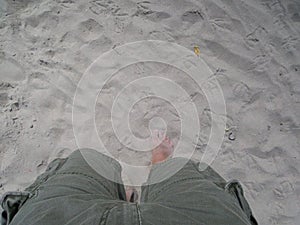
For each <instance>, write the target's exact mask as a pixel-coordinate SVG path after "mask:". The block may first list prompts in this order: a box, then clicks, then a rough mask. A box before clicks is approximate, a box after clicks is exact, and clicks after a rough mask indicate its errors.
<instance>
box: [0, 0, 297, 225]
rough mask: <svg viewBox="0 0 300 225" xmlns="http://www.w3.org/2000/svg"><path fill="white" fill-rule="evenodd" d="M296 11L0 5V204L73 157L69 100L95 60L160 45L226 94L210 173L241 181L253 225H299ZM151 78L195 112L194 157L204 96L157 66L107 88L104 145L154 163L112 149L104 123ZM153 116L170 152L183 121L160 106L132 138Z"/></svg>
mask: <svg viewBox="0 0 300 225" xmlns="http://www.w3.org/2000/svg"><path fill="white" fill-rule="evenodd" d="M299 12H300V3H299V1H297V0H286V1H280V0H261V1H258V0H249V1H238V0H228V1H222V0H210V1H208V0H203V1H197V0H190V1H186V0H174V1H170V0H169V1H162V0H160V1H159V0H150V1H137V0H132V1H129V0H93V1H85V0H78V1H74V0H55V1H53V0H45V1H37V0H28V1H21V0H15V1H12V0H7V1H5V0H1V1H0V16H1V20H0V82H1V83H0V110H1V114H0V121H1V127H0V166H1V170H0V194H3V193H4V192H6V191H12V190H14V191H15V190H22V189H23V188H24V187H26V186H27V185H29V184H30V183H31V182H32V181H33V180H34V179H35V178H36V176H37V175H39V174H41V173H42V172H43V171H44V170H45V168H46V166H47V164H48V163H49V162H50V161H51V160H52V159H54V158H55V157H65V156H67V155H68V154H70V153H71V152H72V151H74V150H75V149H76V148H77V144H76V140H75V137H74V134H73V125H72V104H73V97H74V94H75V91H76V87H77V84H78V82H79V80H80V79H81V77H82V75H83V74H84V72H85V71H86V69H87V68H88V66H89V65H90V64H91V63H92V62H93V61H94V60H95V58H97V57H98V56H99V55H101V54H103V53H105V52H106V51H108V50H111V49H113V48H116V47H118V46H121V45H123V44H126V43H128V42H134V41H141V40H150V39H151V40H162V41H169V42H175V43H177V44H179V45H182V46H184V47H186V48H187V49H190V50H191V51H193V48H194V47H195V46H199V48H200V57H201V58H202V59H203V60H204V61H205V62H206V63H207V64H208V65H209V67H210V68H211V70H212V72H213V73H214V76H215V78H216V79H217V80H218V81H219V83H220V85H221V87H222V90H223V92H224V96H225V100H226V110H227V114H226V115H223V116H224V119H226V121H227V122H226V127H227V128H226V132H225V137H224V140H223V144H222V148H221V150H220V151H219V154H218V156H217V158H216V159H215V160H214V162H213V164H212V166H213V168H215V169H216V170H217V171H218V172H219V173H220V174H221V175H222V176H223V177H224V178H226V179H228V180H229V179H239V180H240V181H241V183H242V184H243V186H244V188H245V194H246V197H247V199H248V200H249V203H250V205H251V207H252V209H253V211H254V214H255V216H256V218H257V220H258V222H259V224H261V225H269V224H273V225H275V224H278V225H296V224H298V223H299V221H300V201H299V199H300V198H299V195H300V172H299V169H300V165H299V145H300V144H299V140H300V127H299V124H300V98H299V95H300V76H299V75H300V74H299V71H300V64H299V61H300V60H299V59H300V51H299V50H300V45H299V37H300V36H299V33H300V15H299ZM145 54H147V52H145ZM151 73H156V74H162V73H165V74H166V76H169V78H170V79H174V80H176V82H178V83H180V84H181V85H182V87H183V88H185V89H186V90H187V91H188V93H189V94H190V96H191V97H192V99H193V101H194V102H195V104H196V105H197V109H198V115H199V119H200V121H201V127H202V129H201V135H200V137H199V142H198V143H197V146H198V150H197V151H198V153H199V154H201V149H202V147H203V146H205V144H206V142H207V139H208V134H209V131H210V125H211V120H210V111H209V108H208V105H207V102H206V100H205V97H204V95H203V93H201V91H200V90H197V87H195V86H194V84H193V83H192V82H191V81H189V80H188V79H187V78H186V76H183V75H182V74H180V72H178V71H175V70H172V68H168V67H164V65H159V64H158V63H153V64H151V63H148V64H147V65H146V64H145V65H144V64H141V65H138V66H133V67H129V68H125V69H123V70H122V71H121V72H120V74H118V75H116V76H115V77H113V79H112V80H110V81H109V82H108V83H107V85H106V88H105V90H104V92H103V93H102V96H101V98H99V99H98V100H97V102H96V107H95V108H96V116H95V119H96V120H95V121H96V123H97V126H98V128H99V135H100V136H101V138H102V139H103V142H104V143H105V145H106V146H107V147H108V148H110V149H112V151H113V154H114V155H115V156H116V157H118V158H120V159H122V160H125V161H126V162H128V163H132V162H138V163H140V164H142V165H147V164H148V163H149V157H150V155H149V153H141V152H134V151H130V150H129V149H127V148H124V146H122V145H121V144H120V143H119V142H118V141H117V140H116V137H115V136H114V133H113V130H112V127H111V124H110V120H109V115H110V114H109V112H110V107H111V104H112V102H113V100H114V97H115V96H116V95H117V93H118V91H119V90H120V89H122V87H124V85H126V84H127V83H128V81H129V80H130V79H134V78H135V77H139V76H144V75H145V74H151ZM141 74H142V75H141ZM168 74H169V75H168ZM170 74H172V75H171V76H170ZM166 91H168V90H166ZM156 115H159V116H161V117H162V118H164V119H165V121H167V122H168V123H169V124H168V126H169V128H170V129H169V130H168V131H169V133H168V135H169V136H170V137H171V138H173V139H174V141H175V142H176V140H177V139H176V138H178V136H177V135H178V133H177V132H176V131H177V128H178V127H180V119H179V118H178V115H176V112H175V114H174V109H172V106H170V104H167V103H166V102H164V101H161V100H160V99H150V100H148V101H141V102H139V103H138V104H136V105H135V107H134V108H133V111H132V117H131V120H130V123H131V125H132V129H133V131H134V133H135V134H136V135H140V136H141V137H145V136H147V134H148V133H147V123H146V122H147V121H149V119H151V118H153V117H154V116H156ZM82 132H84V134H85V135H86V136H87V137H88V136H89V131H88V130H85V131H82Z"/></svg>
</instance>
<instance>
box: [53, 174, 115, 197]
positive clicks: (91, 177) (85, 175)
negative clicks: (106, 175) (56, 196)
mask: <svg viewBox="0 0 300 225" xmlns="http://www.w3.org/2000/svg"><path fill="white" fill-rule="evenodd" d="M55 175H82V176H84V177H88V178H90V179H93V180H94V181H96V182H97V183H98V184H100V185H101V186H102V187H104V188H105V189H106V190H107V191H108V192H109V193H110V194H111V196H112V197H113V196H114V194H113V193H112V192H111V191H110V190H109V189H108V188H107V187H106V186H105V185H103V184H102V183H101V182H100V181H99V180H98V179H96V178H94V177H93V176H89V175H87V174H84V173H80V172H58V173H56V174H55Z"/></svg>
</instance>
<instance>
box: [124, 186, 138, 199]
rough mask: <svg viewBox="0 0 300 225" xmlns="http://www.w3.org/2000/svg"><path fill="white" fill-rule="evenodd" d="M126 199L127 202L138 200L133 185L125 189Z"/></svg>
mask: <svg viewBox="0 0 300 225" xmlns="http://www.w3.org/2000/svg"><path fill="white" fill-rule="evenodd" d="M126 200H127V202H136V201H137V200H138V193H137V190H136V189H135V188H133V187H129V188H128V189H126Z"/></svg>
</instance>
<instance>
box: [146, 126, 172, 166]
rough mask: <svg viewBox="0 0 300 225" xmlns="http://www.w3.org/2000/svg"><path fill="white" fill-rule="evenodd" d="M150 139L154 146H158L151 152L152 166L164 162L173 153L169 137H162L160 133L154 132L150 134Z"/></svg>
mask: <svg viewBox="0 0 300 225" xmlns="http://www.w3.org/2000/svg"><path fill="white" fill-rule="evenodd" d="M152 139H153V141H154V144H155V145H158V144H159V145H158V146H157V147H156V148H154V149H153V150H152V160H151V161H152V164H156V163H159V162H163V161H165V160H166V159H167V158H168V157H169V156H171V155H172V153H173V151H174V145H173V142H172V141H171V140H170V138H169V137H167V136H164V134H163V132H162V131H157V130H155V131H154V132H153V134H152Z"/></svg>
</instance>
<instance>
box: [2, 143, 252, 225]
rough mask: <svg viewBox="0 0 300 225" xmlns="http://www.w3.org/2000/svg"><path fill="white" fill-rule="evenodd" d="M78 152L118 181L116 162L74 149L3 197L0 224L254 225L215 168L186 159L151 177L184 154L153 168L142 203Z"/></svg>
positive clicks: (235, 186) (237, 190)
mask: <svg viewBox="0 0 300 225" xmlns="http://www.w3.org/2000/svg"><path fill="white" fill-rule="evenodd" d="M82 151H89V152H90V154H93V155H94V156H95V159H97V160H99V166H100V167H101V168H102V169H103V170H107V171H109V172H110V173H111V174H110V175H111V176H114V178H115V180H117V181H121V166H120V165H119V163H118V162H117V161H116V160H114V159H112V158H109V157H108V156H106V155H103V154H101V153H99V152H97V151H95V150H90V149H84V150H77V151H75V152H73V153H72V154H71V155H70V156H69V157H68V158H67V159H56V160H54V161H53V162H51V163H50V164H49V166H48V168H47V170H46V172H45V173H43V174H42V175H41V176H39V177H38V178H37V180H36V181H35V182H34V183H33V184H32V185H31V186H30V187H28V188H27V189H26V190H25V191H24V192H10V193H7V194H5V195H4V196H3V198H2V202H1V203H2V208H3V212H2V215H1V225H8V224H9V225H105V224H108V225H122V224H128V225H135V224H136V225H176V224H178V225H192V224H197V225H246V224H247V225H254V224H257V222H256V220H255V218H254V217H253V215H252V212H251V209H250V207H249V205H248V203H247V201H246V199H245V198H244V194H243V190H242V187H241V185H240V184H239V183H238V182H237V181H233V182H229V183H226V182H225V180H224V179H223V178H222V177H221V176H220V175H218V174H217V173H216V172H215V171H214V170H213V169H211V168H210V167H208V168H207V169H206V170H204V171H201V170H200V169H199V166H200V164H199V163H198V162H195V161H192V160H189V161H188V162H187V163H186V164H185V166H184V167H183V168H182V169H181V170H179V171H178V172H177V173H176V174H174V175H173V176H171V177H170V178H168V179H166V180H164V181H162V182H160V183H156V184H151V183H152V182H151V180H152V179H154V178H155V177H156V176H158V175H161V173H164V171H166V170H167V169H172V166H174V165H176V164H177V163H178V162H180V160H183V158H173V159H169V160H167V161H165V162H163V163H159V164H156V165H154V166H153V167H152V169H151V172H150V175H149V177H148V182H147V183H150V184H151V185H147V184H145V185H143V187H142V193H141V200H140V203H130V202H126V197H125V190H124V186H123V185H122V184H120V183H121V182H120V183H118V182H112V181H110V180H107V179H105V178H104V177H102V176H101V175H100V174H99V173H97V172H96V171H95V170H94V169H92V168H91V167H90V166H89V164H88V163H87V162H86V161H85V160H84V158H83V156H82Z"/></svg>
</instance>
